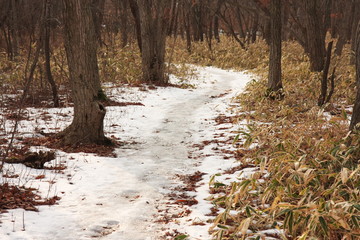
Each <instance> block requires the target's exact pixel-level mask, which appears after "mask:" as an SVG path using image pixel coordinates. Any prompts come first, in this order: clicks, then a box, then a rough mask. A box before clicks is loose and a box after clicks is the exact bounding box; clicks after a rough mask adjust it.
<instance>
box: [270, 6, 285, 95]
mask: <svg viewBox="0 0 360 240" xmlns="http://www.w3.org/2000/svg"><path fill="white" fill-rule="evenodd" d="M270 28H271V31H270V36H271V38H270V60H269V61H270V63H269V64H270V66H269V78H268V91H269V92H277V91H278V90H280V89H281V88H282V81H281V0H271V2H270Z"/></svg>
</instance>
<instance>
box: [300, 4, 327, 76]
mask: <svg viewBox="0 0 360 240" xmlns="http://www.w3.org/2000/svg"><path fill="white" fill-rule="evenodd" d="M304 3H305V11H306V27H307V43H308V44H307V46H308V51H309V58H310V71H314V72H321V71H322V70H323V68H324V61H325V30H324V27H323V23H322V17H323V16H322V14H321V12H320V4H319V0H305V2H304Z"/></svg>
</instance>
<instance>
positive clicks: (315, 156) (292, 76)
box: [176, 39, 360, 239]
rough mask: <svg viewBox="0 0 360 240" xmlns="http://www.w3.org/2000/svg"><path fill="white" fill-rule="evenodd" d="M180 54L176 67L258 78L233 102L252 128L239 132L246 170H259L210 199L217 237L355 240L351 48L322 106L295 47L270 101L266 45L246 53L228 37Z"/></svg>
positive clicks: (336, 61)
mask: <svg viewBox="0 0 360 240" xmlns="http://www.w3.org/2000/svg"><path fill="white" fill-rule="evenodd" d="M180 46H181V45H180ZM182 49H185V48H184V46H181V48H180V49H178V50H177V51H179V54H177V55H176V56H178V58H177V61H179V62H181V61H187V62H191V63H195V64H202V65H206V66H212V65H213V66H217V67H221V68H230V69H237V70H250V71H251V72H252V73H254V74H255V76H257V77H256V79H254V80H253V81H252V82H250V84H248V86H247V89H246V91H245V92H244V93H243V94H241V95H239V96H238V97H237V98H236V99H235V100H236V101H237V102H238V103H239V106H238V109H237V110H238V111H239V112H242V113H246V114H241V115H240V116H245V117H244V118H245V119H246V120H247V122H248V125H247V129H240V130H239V133H238V134H239V137H237V138H236V139H240V140H238V141H239V142H238V146H239V148H238V150H237V151H238V152H240V153H241V154H242V155H243V157H242V159H241V161H242V162H243V163H244V164H254V165H255V166H257V168H258V171H257V172H256V173H255V174H253V175H252V177H251V178H250V179H244V180H239V181H237V182H233V183H232V184H231V185H230V186H227V187H226V191H225V192H226V193H224V194H223V195H220V196H218V197H217V198H216V199H215V200H214V201H213V203H214V204H215V205H217V206H218V207H220V208H223V211H222V212H221V213H219V215H218V216H217V217H216V219H215V220H214V225H213V228H212V232H213V234H214V236H215V237H216V238H217V239H245V238H246V239H261V236H263V235H261V234H259V232H260V231H261V230H266V229H278V230H280V231H279V233H280V234H279V235H278V236H277V237H278V238H282V239H358V238H359V237H360V167H359V158H360V155H359V153H360V145H359V139H360V134H359V133H356V132H355V133H352V134H349V133H348V123H349V114H351V105H352V104H353V102H354V98H355V81H354V79H355V71H354V67H353V66H351V65H349V64H348V63H349V57H348V56H349V55H350V54H349V50H348V49H345V52H344V53H343V55H342V56H341V57H333V58H332V66H331V68H333V67H334V66H336V78H335V93H334V95H333V97H332V99H331V101H330V103H328V104H326V105H325V106H324V107H323V108H319V107H318V106H317V99H318V97H319V94H320V79H321V77H322V76H321V74H320V73H312V72H310V71H309V61H308V58H307V56H306V54H305V53H304V52H303V50H302V48H301V47H300V46H299V45H298V44H297V43H295V42H285V43H284V44H283V57H282V79H283V85H284V91H285V98H284V99H283V100H282V101H272V100H270V99H268V98H267V97H265V92H266V88H267V84H266V83H267V74H268V47H267V46H266V44H265V43H264V42H262V41H259V42H257V43H256V44H252V45H250V46H248V50H243V49H241V48H240V47H239V46H237V45H236V43H235V42H233V41H232V40H230V39H222V42H221V43H220V44H214V45H213V50H212V51H210V50H209V49H208V47H207V45H206V44H205V43H197V44H194V45H193V48H192V51H193V52H192V53H191V54H188V53H186V52H185V51H184V50H182ZM241 120H244V119H240V118H239V119H238V121H241ZM212 187H216V186H212ZM257 233H258V234H257Z"/></svg>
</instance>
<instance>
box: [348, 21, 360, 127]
mask: <svg viewBox="0 0 360 240" xmlns="http://www.w3.org/2000/svg"><path fill="white" fill-rule="evenodd" d="M354 45H355V67H356V86H357V94H356V99H355V104H354V109H353V115H352V117H351V122H350V127H349V129H350V131H352V130H354V128H355V127H356V125H357V124H358V123H359V122H360V21H359V22H358V25H357V30H356V37H355V44H354ZM357 130H359V128H358V127H357Z"/></svg>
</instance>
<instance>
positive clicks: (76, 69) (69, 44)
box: [59, 0, 108, 145]
mask: <svg viewBox="0 0 360 240" xmlns="http://www.w3.org/2000/svg"><path fill="white" fill-rule="evenodd" d="M63 6H64V8H63V11H64V12H63V15H64V31H65V50H66V55H67V60H68V65H69V72H70V85H71V90H72V98H73V101H74V118H73V121H72V123H71V125H70V126H69V127H68V128H66V129H65V130H64V131H63V132H62V133H60V134H59V136H61V137H63V144H65V145H70V144H71V145H77V144H87V143H96V144H104V143H108V140H107V139H106V138H105V136H104V131H103V120H104V116H105V108H104V106H103V105H102V104H101V103H100V101H99V100H100V99H99V98H100V96H102V95H103V94H102V91H101V87H100V79H99V70H98V63H97V56H96V52H97V36H96V32H95V24H94V18H93V12H92V9H91V8H92V0H63Z"/></svg>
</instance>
